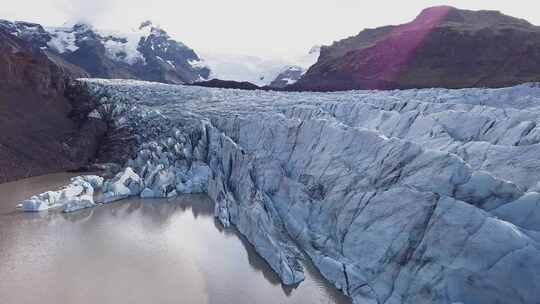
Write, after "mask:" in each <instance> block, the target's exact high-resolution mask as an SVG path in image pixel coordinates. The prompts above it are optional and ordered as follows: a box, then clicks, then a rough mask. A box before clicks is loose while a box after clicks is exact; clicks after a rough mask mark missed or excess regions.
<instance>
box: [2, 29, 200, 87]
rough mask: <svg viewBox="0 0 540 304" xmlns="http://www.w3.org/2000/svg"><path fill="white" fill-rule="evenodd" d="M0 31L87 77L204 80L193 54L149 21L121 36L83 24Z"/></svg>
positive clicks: (174, 80)
mask: <svg viewBox="0 0 540 304" xmlns="http://www.w3.org/2000/svg"><path fill="white" fill-rule="evenodd" d="M0 27H1V28H4V29H5V30H7V31H8V32H9V33H11V34H12V35H15V36H18V37H19V38H22V39H23V40H25V41H27V42H29V43H30V44H31V45H32V46H33V47H38V48H41V49H44V50H46V51H49V52H50V53H52V54H53V55H54V56H59V57H61V58H63V59H64V60H66V61H68V62H69V63H71V64H75V65H76V66H79V67H81V68H82V69H84V70H85V71H87V72H88V73H89V74H90V75H91V77H99V78H131V79H140V80H149V81H157V82H164V83H173V84H180V83H191V82H194V81H198V80H201V79H207V78H208V76H209V73H210V71H209V70H208V68H206V67H204V66H203V65H201V64H200V59H199V57H198V55H197V54H196V53H195V51H193V50H192V49H191V48H189V47H188V46H186V45H185V44H184V43H182V42H180V41H176V40H174V39H172V38H171V37H170V36H169V34H168V33H167V32H166V31H165V30H164V29H162V28H161V27H159V26H156V25H155V24H154V23H152V22H151V21H145V22H143V23H141V24H140V25H139V27H138V28H136V29H133V30H131V31H127V32H120V31H111V30H103V29H97V28H94V27H93V26H92V25H90V24H88V23H83V22H76V23H66V24H65V25H64V26H62V27H45V28H44V27H42V26H41V25H39V24H33V23H28V22H10V21H5V20H0Z"/></svg>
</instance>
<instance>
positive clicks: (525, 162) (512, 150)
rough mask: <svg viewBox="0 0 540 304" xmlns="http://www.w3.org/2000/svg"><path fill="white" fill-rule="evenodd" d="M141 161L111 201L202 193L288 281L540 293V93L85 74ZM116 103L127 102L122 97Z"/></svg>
mask: <svg viewBox="0 0 540 304" xmlns="http://www.w3.org/2000/svg"><path fill="white" fill-rule="evenodd" d="M85 82H86V83H87V84H88V85H89V86H90V87H91V88H92V89H93V90H105V91H107V92H108V93H109V94H110V95H111V96H112V97H113V99H117V100H118V103H119V106H120V107H122V108H124V109H129V110H127V111H123V112H122V114H121V115H120V116H119V117H117V118H116V119H117V121H116V122H117V125H119V126H121V127H128V128H131V129H132V130H133V132H134V133H135V134H137V136H138V138H139V143H138V147H137V148H138V149H137V151H138V152H137V156H136V158H135V159H132V160H129V161H128V162H127V163H126V164H125V166H124V167H125V169H124V171H122V172H120V173H119V174H118V175H117V176H116V177H114V178H113V179H112V180H109V181H106V182H105V183H104V186H103V192H104V194H105V196H107V197H108V198H109V199H108V200H106V201H112V200H116V199H120V198H123V197H127V196H134V195H138V196H141V197H169V196H174V195H177V194H179V193H191V192H207V193H208V195H209V196H210V197H211V198H212V199H213V200H214V201H215V203H216V205H215V216H216V217H217V218H218V219H219V220H220V221H221V223H223V224H224V225H225V226H229V225H234V226H236V227H237V228H238V230H239V231H240V232H241V233H242V234H243V235H245V236H246V238H247V239H248V240H249V241H250V242H251V243H252V244H253V245H254V246H255V248H256V250H257V252H258V253H259V254H260V255H261V256H262V257H263V258H264V259H265V260H266V261H267V262H268V263H269V265H270V266H271V267H272V268H273V269H274V270H275V271H276V273H278V275H279V276H280V278H281V279H282V281H283V283H285V284H293V283H297V282H300V281H301V280H302V279H303V269H302V266H301V263H300V261H301V259H302V258H304V254H305V255H307V256H309V258H310V259H311V260H312V261H313V262H314V264H315V266H316V267H317V268H318V269H319V270H320V271H321V273H322V274H323V275H324V276H325V277H326V278H327V279H328V280H329V281H331V282H332V283H333V284H334V285H335V286H336V287H338V288H339V289H341V290H342V291H343V292H344V293H345V294H347V295H349V296H351V297H352V298H353V300H354V301H355V303H457V302H462V303H534V302H535V301H537V299H538V298H540V290H539V289H538V286H537V285H538V283H537V282H540V268H539V266H540V243H539V240H540V234H539V231H540V211H539V210H540V209H539V204H540V194H539V193H538V191H539V190H540V186H539V182H540V158H538V155H540V128H538V127H537V125H538V122H539V120H540V87H539V86H538V85H535V84H527V85H521V86H516V87H512V88H505V89H464V90H445V89H427V90H407V91H385V92H377V91H351V92H338V93H284V92H262V91H238V90H223V89H207V88H199V87H185V86H170V85H164V84H156V83H147V82H138V81H131V80H85ZM118 97H121V98H118Z"/></svg>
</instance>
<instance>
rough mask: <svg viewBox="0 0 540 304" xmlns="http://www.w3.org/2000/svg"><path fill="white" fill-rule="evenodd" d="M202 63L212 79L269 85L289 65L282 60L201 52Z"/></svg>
mask: <svg viewBox="0 0 540 304" xmlns="http://www.w3.org/2000/svg"><path fill="white" fill-rule="evenodd" d="M200 53H201V58H202V63H203V65H204V66H206V67H208V68H209V69H210V77H209V78H210V79H213V78H217V79H221V80H234V81H238V82H244V81H247V82H251V83H253V84H256V85H258V86H264V85H268V84H269V83H270V82H272V81H273V80H274V79H275V77H276V76H277V75H279V73H280V72H281V71H282V70H283V67H285V66H287V65H288V64H289V63H288V62H287V61H286V60H284V59H281V58H261V57H257V56H250V55H238V54H219V53H213V52H200Z"/></svg>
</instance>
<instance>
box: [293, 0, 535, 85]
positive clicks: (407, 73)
mask: <svg viewBox="0 0 540 304" xmlns="http://www.w3.org/2000/svg"><path fill="white" fill-rule="evenodd" d="M523 56H530V57H532V58H530V59H532V60H528V61H527V60H523V59H522V57H523ZM531 63H532V65H533V67H531ZM494 67H498V68H500V69H501V70H496V69H494ZM539 80H540V27H538V26H535V25H532V24H531V23H529V22H527V21H525V20H523V19H519V18H514V17H511V16H507V15H504V14H502V13H500V12H497V11H470V10H460V9H457V8H454V7H450V6H437V7H431V8H427V9H425V10H423V11H422V12H421V13H420V14H419V15H418V16H417V17H416V18H415V19H414V20H413V21H412V22H409V23H405V24H401V25H391V26H383V27H379V28H375V29H366V30H364V31H362V32H360V33H359V34H358V35H356V36H353V37H349V38H346V39H343V40H341V41H337V42H334V43H333V44H332V45H330V46H326V47H322V49H321V55H320V57H319V60H318V62H317V63H316V64H314V65H313V66H312V67H311V68H310V69H309V70H308V71H307V72H306V74H305V75H304V76H303V77H302V78H301V79H300V80H299V81H298V82H297V83H296V84H293V85H292V86H289V87H288V89H291V90H316V91H333V90H350V89H407V88H429V87H444V88H466V87H476V86H482V87H504V86H511V85H516V84H520V83H524V82H535V81H539Z"/></svg>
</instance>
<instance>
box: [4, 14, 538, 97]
mask: <svg viewBox="0 0 540 304" xmlns="http://www.w3.org/2000/svg"><path fill="white" fill-rule="evenodd" d="M0 27H3V28H5V29H6V30H7V31H8V32H10V33H11V34H14V35H17V36H18V37H20V38H22V39H24V40H26V41H28V42H30V43H31V44H32V46H34V47H38V48H41V49H43V50H44V51H45V52H46V53H47V54H48V55H49V57H51V58H55V59H57V60H56V61H57V62H59V63H62V64H63V63H64V62H67V63H70V64H73V65H75V66H77V67H79V68H80V69H77V68H70V70H72V71H73V73H74V74H79V75H82V76H83V75H86V74H87V75H89V76H90V77H99V78H129V79H139V80H149V81H157V82H163V83H171V84H182V83H194V82H198V81H206V80H210V79H214V78H217V79H220V80H227V81H237V82H250V83H253V84H255V85H257V86H266V87H267V88H272V89H285V90H299V91H302V90H316V91H335V90H349V89H397V88H399V89H405V88H426V87H444V88H464V87H504V86H510V85H515V84H520V83H524V82H534V81H539V80H540V78H539V76H538V69H539V68H540V51H539V49H540V48H539V45H540V28H539V27H537V26H534V25H532V24H530V23H529V22H527V21H525V20H522V19H518V18H514V17H510V16H506V15H504V14H502V13H500V12H496V11H468V10H459V9H456V8H453V7H448V6H439V7H432V8H428V9H426V10H424V11H423V12H421V13H420V15H419V16H418V17H417V18H416V19H415V20H413V21H412V22H410V23H407V24H403V25H398V26H384V27H380V28H375V29H366V30H363V31H361V32H360V33H359V34H358V35H356V36H353V37H349V38H346V39H343V40H340V41H336V42H335V43H333V44H332V45H330V46H322V47H318V46H316V47H313V48H312V50H310V51H309V52H306V55H305V56H303V57H299V58H293V59H272V58H259V57H256V56H248V55H230V54H216V53H209V52H205V53H202V54H199V53H198V52H197V50H193V49H191V48H190V47H189V46H186V45H185V44H183V43H182V42H180V41H177V40H174V39H172V38H171V37H170V36H169V35H168V34H167V32H166V31H165V30H164V29H161V28H159V27H157V26H155V25H153V24H152V23H151V22H145V23H143V24H141V26H139V27H138V28H137V29H135V30H133V31H132V32H128V33H121V32H115V31H106V30H99V29H94V28H92V27H91V26H88V25H85V24H75V25H73V26H71V27H65V28H47V27H43V26H41V25H37V24H31V23H25V22H15V23H12V22H9V21H1V22H0ZM283 47H286V46H283ZM319 54H320V56H319ZM308 69H309V71H308ZM299 80H300V81H299ZM297 81H298V83H297Z"/></svg>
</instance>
